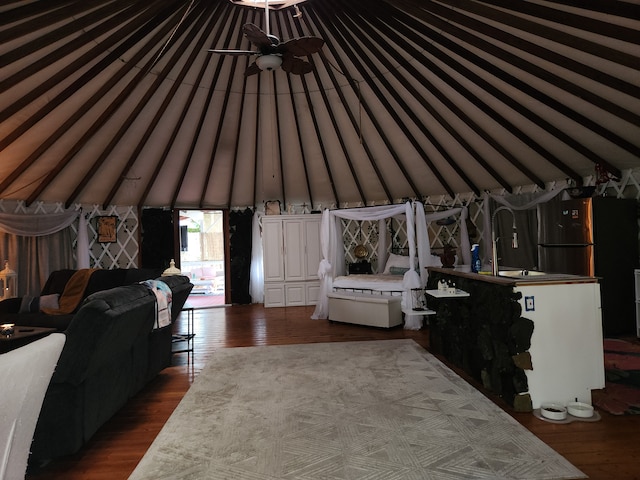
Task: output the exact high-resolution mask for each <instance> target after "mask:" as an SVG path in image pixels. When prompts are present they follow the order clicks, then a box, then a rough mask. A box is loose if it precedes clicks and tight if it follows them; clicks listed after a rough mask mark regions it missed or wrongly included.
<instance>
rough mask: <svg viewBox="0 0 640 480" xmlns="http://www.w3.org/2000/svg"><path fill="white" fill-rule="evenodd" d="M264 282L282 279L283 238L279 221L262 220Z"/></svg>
mask: <svg viewBox="0 0 640 480" xmlns="http://www.w3.org/2000/svg"><path fill="white" fill-rule="evenodd" d="M262 241H263V248H264V252H263V257H264V280H265V282H278V281H280V282H282V281H284V261H283V257H282V254H283V239H282V222H281V221H267V220H266V219H263V221H262Z"/></svg>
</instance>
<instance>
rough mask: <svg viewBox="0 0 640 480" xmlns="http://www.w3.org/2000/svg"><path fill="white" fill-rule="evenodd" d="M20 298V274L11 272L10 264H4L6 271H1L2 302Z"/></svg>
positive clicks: (0, 291) (0, 298)
mask: <svg viewBox="0 0 640 480" xmlns="http://www.w3.org/2000/svg"><path fill="white" fill-rule="evenodd" d="M17 296H18V274H17V273H16V272H14V271H13V270H11V267H9V262H8V261H5V262H4V270H1V271H0V300H4V299H6V298H14V297H17Z"/></svg>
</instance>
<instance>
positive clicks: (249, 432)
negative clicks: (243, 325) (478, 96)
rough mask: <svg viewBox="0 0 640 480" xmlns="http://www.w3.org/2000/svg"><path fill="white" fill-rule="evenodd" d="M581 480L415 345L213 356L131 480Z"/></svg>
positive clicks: (252, 350)
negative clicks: (574, 479)
mask: <svg viewBox="0 0 640 480" xmlns="http://www.w3.org/2000/svg"><path fill="white" fill-rule="evenodd" d="M151 478H152V479H155V480H160V479H172V480H175V479H194V478H198V479H211V480H218V479H228V480H238V479H241V480H243V479H247V480H312V479H323V480H347V479H348V480H373V479H376V480H399V479H403V480H405V479H406V480H430V479H433V480H436V479H437V480H453V479H491V480H497V479H532V480H533V479H571V478H585V475H584V474H582V472H580V471H579V470H578V469H576V468H575V467H574V466H573V465H571V464H570V463H569V462H568V461H567V460H566V459H564V458H563V457H562V456H560V455H559V454H557V453H556V452H555V451H554V450H552V449H551V448H550V447H549V446H547V445H546V444H545V443H543V442H542V441H541V440H540V439H538V438H537V437H536V436H534V435H533V434H532V433H531V432H529V431H528V430H526V429H525V428H524V427H522V426H521V425H520V424H518V423H517V422H516V421H515V420H514V419H513V418H511V417H510V416H509V415H508V414H506V413H505V412H503V411H502V410H501V409H499V408H498V407H497V406H496V405H495V404H493V403H492V402H491V401H490V400H488V399H487V398H486V397H484V396H483V395H482V394H481V393H480V392H478V391H477V390H475V389H474V388H473V387H471V386H470V385H469V384H468V383H466V382H465V381H464V380H462V379H461V378H460V377H458V376H457V375H456V374H455V373H454V372H453V371H451V370H450V369H449V368H447V367H446V366H445V365H444V364H442V363H441V362H440V361H439V360H437V359H436V358H435V357H434V356H432V355H431V354H429V353H428V352H426V351H425V350H424V349H423V348H422V347H420V346H419V345H417V344H416V343H415V342H414V341H413V340H385V341H371V342H342V343H319V344H310V345H287V346H269V347H246V348H229V349H221V350H218V351H217V352H216V353H215V355H214V357H213V358H212V359H211V361H210V363H209V364H208V365H207V366H206V367H205V369H204V370H203V371H202V373H200V375H199V376H198V377H197V378H196V380H195V382H194V384H193V386H192V387H191V388H190V390H189V391H188V392H187V394H186V395H185V397H184V399H183V400H182V402H181V403H180V405H178V407H177V409H176V410H175V412H174V413H173V415H172V416H171V418H170V419H169V420H168V422H167V423H166V425H165V426H164V428H163V429H162V431H161V432H160V434H159V435H158V437H157V438H156V440H155V441H154V443H153V444H152V446H151V447H150V448H149V450H148V452H147V453H146V455H145V456H144V458H143V459H142V460H141V462H140V464H139V465H138V466H137V468H136V470H135V471H134V472H133V474H132V475H131V477H130V480H136V479H144V480H148V479H151Z"/></svg>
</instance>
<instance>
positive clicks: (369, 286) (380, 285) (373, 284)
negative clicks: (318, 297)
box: [333, 274, 403, 292]
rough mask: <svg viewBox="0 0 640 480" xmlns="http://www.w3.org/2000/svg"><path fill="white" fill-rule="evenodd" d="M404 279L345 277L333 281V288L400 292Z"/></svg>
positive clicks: (392, 277) (380, 275) (397, 276)
mask: <svg viewBox="0 0 640 480" xmlns="http://www.w3.org/2000/svg"><path fill="white" fill-rule="evenodd" d="M402 279H403V277H402V275H383V274H377V275H368V274H363V275H357V274H356V275H344V276H341V277H336V278H335V279H334V280H333V287H334V288H352V289H356V290H357V289H366V290H376V291H385V292H389V291H394V292H400V291H402Z"/></svg>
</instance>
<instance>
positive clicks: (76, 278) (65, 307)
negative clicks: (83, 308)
mask: <svg viewBox="0 0 640 480" xmlns="http://www.w3.org/2000/svg"><path fill="white" fill-rule="evenodd" d="M96 270H97V269H95V268H83V269H81V270H78V271H77V272H75V273H74V274H73V275H71V278H70V279H69V281H68V282H67V284H66V285H65V286H64V291H63V292H62V295H60V300H59V301H58V308H57V309H56V308H43V309H41V310H42V312H44V313H47V314H49V315H68V314H69V313H73V312H74V310H75V309H76V307H77V306H78V304H79V303H80V302H81V301H82V296H83V294H84V291H85V289H86V288H87V283H88V282H89V278H91V274H93V272H95V271H96Z"/></svg>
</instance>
